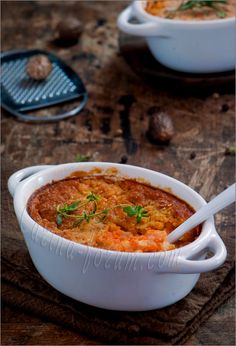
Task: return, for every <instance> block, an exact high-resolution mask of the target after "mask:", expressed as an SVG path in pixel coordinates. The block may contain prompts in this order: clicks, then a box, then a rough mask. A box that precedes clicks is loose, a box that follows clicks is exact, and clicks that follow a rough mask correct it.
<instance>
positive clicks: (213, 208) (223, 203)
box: [167, 184, 236, 243]
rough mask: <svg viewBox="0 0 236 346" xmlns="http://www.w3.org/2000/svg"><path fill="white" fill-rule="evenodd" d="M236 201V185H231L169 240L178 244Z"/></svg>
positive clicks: (171, 235) (178, 228)
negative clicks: (190, 232)
mask: <svg viewBox="0 0 236 346" xmlns="http://www.w3.org/2000/svg"><path fill="white" fill-rule="evenodd" d="M235 199H236V184H233V185H231V186H230V187H228V188H227V189H226V190H225V191H223V192H221V193H220V194H219V195H218V196H216V197H215V198H213V200H211V201H210V202H209V203H207V204H206V205H204V207H202V208H201V209H199V210H198V211H197V212H196V213H195V214H193V215H192V216H191V217H190V218H189V219H187V220H186V221H185V222H183V223H182V224H181V225H180V226H178V227H177V228H176V229H175V230H174V231H172V232H171V233H170V234H169V235H168V237H167V240H168V241H169V242H170V243H174V242H176V241H177V240H178V239H179V238H181V237H182V236H183V235H184V234H185V233H186V232H188V231H189V230H191V229H192V228H194V227H196V226H198V225H200V223H202V222H203V221H205V220H207V219H208V218H209V217H210V216H212V215H214V214H216V213H217V212H218V211H220V210H221V209H224V208H225V207H227V206H228V205H229V204H231V203H233V202H235Z"/></svg>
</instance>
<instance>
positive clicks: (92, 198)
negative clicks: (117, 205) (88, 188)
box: [86, 192, 101, 202]
mask: <svg viewBox="0 0 236 346" xmlns="http://www.w3.org/2000/svg"><path fill="white" fill-rule="evenodd" d="M86 199H87V200H88V201H89V202H97V201H99V200H100V199H101V198H100V196H98V195H95V194H94V193H92V192H91V193H90V194H89V195H88V196H86Z"/></svg>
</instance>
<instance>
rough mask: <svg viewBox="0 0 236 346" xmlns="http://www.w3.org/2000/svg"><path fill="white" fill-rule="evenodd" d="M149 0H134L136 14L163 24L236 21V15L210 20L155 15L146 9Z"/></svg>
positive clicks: (194, 24) (208, 23)
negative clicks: (145, 5)
mask: <svg viewBox="0 0 236 346" xmlns="http://www.w3.org/2000/svg"><path fill="white" fill-rule="evenodd" d="M146 2H147V0H134V1H133V3H132V5H131V6H133V9H134V11H135V13H136V14H139V15H140V16H141V17H142V18H144V19H148V20H149V21H150V20H151V21H152V22H153V21H154V22H158V23H163V24H171V25H172V24H173V25H174V24H176V25H178V26H181V25H182V26H183V25H189V26H208V25H214V24H215V25H225V24H228V23H233V22H235V18H236V15H235V16H233V17H229V18H221V19H209V20H183V19H170V18H163V17H159V16H154V15H152V14H150V13H148V12H147V11H145V9H144V4H145V3H146Z"/></svg>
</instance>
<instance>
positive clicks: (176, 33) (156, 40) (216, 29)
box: [118, 1, 236, 73]
mask: <svg viewBox="0 0 236 346" xmlns="http://www.w3.org/2000/svg"><path fill="white" fill-rule="evenodd" d="M145 3H146V1H134V2H133V4H132V5H131V6H129V7H128V8H126V9H125V10H124V11H123V12H122V13H121V14H120V16H119V18H118V27H119V28H120V29H121V30H122V31H124V32H126V33H128V34H131V35H136V36H144V37H145V39H146V41H147V44H148V47H149V49H150V50H151V52H152V54H153V56H154V57H155V58H156V59H157V60H158V61H159V62H161V63H162V64H163V65H165V66H167V67H169V68H172V69H174V70H178V71H183V72H192V73H211V72H224V71H228V70H233V69H234V68H235V58H236V54H235V51H236V50H235V42H236V40H235V17H232V18H226V19H216V20H202V21H186V20H175V19H166V18H161V17H157V16H153V15H151V14H149V13H148V12H146V11H145V9H144V8H145ZM132 17H136V18H137V19H138V20H139V21H140V24H131V23H130V22H129V20H130V19H131V18H132Z"/></svg>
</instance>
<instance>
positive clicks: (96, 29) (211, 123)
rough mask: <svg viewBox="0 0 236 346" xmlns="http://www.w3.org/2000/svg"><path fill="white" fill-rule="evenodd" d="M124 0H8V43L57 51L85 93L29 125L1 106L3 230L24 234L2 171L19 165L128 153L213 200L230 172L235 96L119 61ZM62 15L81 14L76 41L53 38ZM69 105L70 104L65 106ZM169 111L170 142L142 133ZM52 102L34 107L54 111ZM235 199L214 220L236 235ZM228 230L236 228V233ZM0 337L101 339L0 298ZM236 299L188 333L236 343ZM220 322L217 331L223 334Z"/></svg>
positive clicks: (195, 341)
mask: <svg viewBox="0 0 236 346" xmlns="http://www.w3.org/2000/svg"><path fill="white" fill-rule="evenodd" d="M126 5H127V2H125V1H116V2H115V1H114V2H108V1H20V2H19V1H2V50H10V49H17V48H31V49H32V48H39V49H46V50H49V51H51V52H53V53H55V54H57V55H58V56H59V57H60V58H61V59H63V60H64V61H65V62H66V63H68V64H69V65H70V66H71V67H72V68H73V69H74V70H75V71H76V72H77V73H79V75H80V76H81V78H82V79H83V81H84V83H85V85H86V88H87V90H88V92H89V102H88V104H87V106H86V108H85V110H84V111H83V112H82V113H81V114H80V115H78V116H77V117H74V118H71V119H69V120H66V121H61V122H57V123H52V124H37V125H36V124H26V123H21V122H19V121H18V120H16V119H15V118H14V117H13V116H11V115H10V114H8V113H7V112H5V111H3V112H2V144H1V154H2V170H3V178H4V179H3V181H2V188H3V194H2V199H3V201H4V207H5V209H4V215H3V216H4V217H3V227H2V230H3V234H4V235H5V236H7V237H9V238H12V241H14V240H15V239H17V238H18V239H19V238H21V237H22V236H21V234H20V232H16V229H18V226H17V222H16V220H15V216H14V212H13V208H12V200H11V198H10V196H9V194H8V193H7V191H6V179H7V177H8V176H9V175H10V174H11V173H13V172H15V171H16V170H17V169H20V168H23V167H26V166H31V165H36V164H59V163H65V162H73V161H75V158H76V155H78V154H83V155H90V156H91V160H92V161H110V162H121V161H123V162H124V161H126V160H127V163H129V164H135V165H139V166H143V167H146V168H151V169H154V170H157V171H160V172H162V173H165V174H168V175H171V176H173V177H175V178H177V179H180V180H181V181H183V182H184V183H186V184H188V185H190V186H191V187H193V188H194V189H195V190H196V191H198V192H199V193H200V194H201V195H202V196H203V197H204V198H206V199H210V198H212V197H213V196H215V195H216V194H217V193H219V192H220V191H222V190H223V189H224V188H225V187H227V186H228V185H230V184H231V183H232V182H233V181H234V159H235V158H234V156H231V155H225V150H226V148H228V147H232V146H234V139H235V138H234V119H235V118H234V95H232V94H227V93H223V92H222V91H221V93H220V94H219V90H217V87H216V88H215V90H214V93H213V94H211V95H209V96H196V95H195V96H193V95H192V96H191V95H188V96H185V95H181V96H180V95H176V94H171V93H168V92H165V91H161V90H158V89H155V88H153V87H150V86H149V85H148V84H145V83H144V82H143V81H142V80H141V79H140V78H139V77H138V76H137V75H135V74H134V73H133V72H132V70H131V69H130V67H129V66H128V65H127V64H126V62H125V61H124V60H123V58H122V56H121V55H120V52H119V48H118V30H117V28H116V18H117V15H118V13H119V12H120V11H121V10H122V9H123V8H124V7H125V6H126ZM66 16H74V17H76V18H78V19H80V20H81V21H82V23H83V33H82V35H81V38H80V40H79V42H78V44H76V45H74V46H71V47H68V48H62V47H57V46H55V44H54V43H53V39H54V35H55V26H56V25H57V23H58V21H59V20H63V18H65V17H66ZM62 107H63V108H64V109H68V108H69V107H71V105H68V104H66V105H63V106H61V107H60V109H61V108H62ZM154 107H155V109H156V110H161V111H163V112H167V113H168V114H169V115H170V116H171V117H172V119H173V123H174V126H175V130H176V134H175V136H174V138H173V140H172V141H171V143H170V145H168V146H161V145H154V144H151V143H150V142H149V141H148V139H147V138H146V130H147V127H148V120H149V117H150V114H151V113H152V112H153V110H154ZM56 110H58V108H56V107H55V109H47V110H41V111H38V112H39V113H38V114H40V115H43V114H51V113H52V112H53V111H56ZM233 211H234V209H233V207H230V208H228V209H226V210H224V211H223V212H222V213H220V214H218V215H217V216H216V224H217V229H218V230H219V232H221V233H222V234H223V235H224V237H225V239H226V243H227V242H232V241H234V238H233V236H232V234H233V233H232V230H233V229H234V216H233ZM230 230H231V232H230ZM2 308H3V309H2V344H5V345H16V344H17V345H23V344H28V345H56V344H61V345H68V344H70V345H76V344H77V345H78V344H97V342H96V341H95V340H91V339H90V338H89V337H87V336H83V335H79V334H78V333H76V332H75V331H70V330H67V329H63V328H61V327H59V326H56V325H54V324H51V323H49V322H48V321H42V320H39V319H38V318H37V317H35V316H30V315H28V314H26V313H24V312H22V311H17V310H16V309H14V308H12V307H7V306H3V307H2ZM234 322H235V310H234V300H233V298H232V299H231V300H229V301H228V302H227V303H226V304H224V305H223V306H222V307H221V308H220V309H218V311H216V312H215V313H214V315H212V316H211V318H210V319H209V320H208V322H207V323H205V324H204V325H202V326H201V327H200V329H199V330H198V332H197V333H196V334H195V335H194V336H192V337H191V338H190V339H189V340H188V342H187V344H188V345H234V344H235V333H234ZM219 331H220V333H219Z"/></svg>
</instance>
